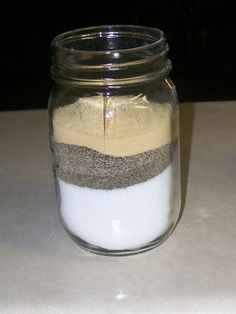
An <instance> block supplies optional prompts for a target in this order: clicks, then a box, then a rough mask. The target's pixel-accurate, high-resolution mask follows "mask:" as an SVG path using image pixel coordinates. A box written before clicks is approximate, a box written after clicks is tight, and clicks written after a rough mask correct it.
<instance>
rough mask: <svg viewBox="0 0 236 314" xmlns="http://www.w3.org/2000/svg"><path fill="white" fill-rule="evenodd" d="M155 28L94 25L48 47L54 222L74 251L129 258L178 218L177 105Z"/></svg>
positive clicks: (162, 39)
mask: <svg viewBox="0 0 236 314" xmlns="http://www.w3.org/2000/svg"><path fill="white" fill-rule="evenodd" d="M167 52H168V45H167V42H166V39H165V36H164V34H163V32H162V31H161V30H159V29H154V28H149V27H142V26H130V25H127V26H125V25H115V26H100V27H90V28H84V29H77V30H74V31H69V32H66V33H64V34H61V35H59V36H57V37H55V38H54V40H53V42H52V56H53V57H52V58H53V66H52V68H51V73H52V78H53V79H54V81H55V82H56V84H55V86H54V88H53V90H52V92H51V96H50V100H49V115H50V140H51V150H52V154H53V170H54V175H55V181H56V187H57V188H56V189H57V197H58V207H59V211H60V217H61V221H62V223H63V225H64V226H65V228H66V230H67V231H68V233H69V234H70V235H71V237H72V238H73V239H74V240H75V241H76V242H77V243H78V244H79V246H80V247H82V248H84V249H86V250H88V251H90V252H94V253H97V254H103V255H129V254H135V253H139V252H143V251H147V250H149V249H151V248H154V247H156V246H157V245H159V244H160V243H162V242H163V241H164V240H165V239H166V238H167V237H168V236H169V235H170V234H171V232H172V231H173V229H174V227H175V225H176V222H177V219H178V216H179V212H180V175H179V173H180V169H179V168H180V165H179V131H178V119H179V118H178V101H177V94H176V90H175V87H174V85H173V84H172V82H171V80H170V79H169V78H168V77H167V76H168V74H169V72H170V70H171V63H170V61H169V60H168V59H167Z"/></svg>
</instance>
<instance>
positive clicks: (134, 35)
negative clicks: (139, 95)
mask: <svg viewBox="0 0 236 314" xmlns="http://www.w3.org/2000/svg"><path fill="white" fill-rule="evenodd" d="M163 41H165V37H164V33H163V32H162V31H161V30H160V29H156V28H152V27H147V26H138V25H102V26H93V27H87V28H80V29H76V30H72V31H68V32H65V33H62V34H60V35H58V36H56V37H55V38H54V39H53V41H52V47H53V48H57V49H61V50H63V51H65V52H66V51H67V52H73V53H79V54H99V55H101V54H109V53H112V54H113V55H114V54H115V53H117V57H119V53H122V54H126V53H127V54H128V53H132V52H136V51H143V50H149V49H150V48H155V46H158V45H160V43H161V42H163Z"/></svg>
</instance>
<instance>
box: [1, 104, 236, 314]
mask: <svg viewBox="0 0 236 314" xmlns="http://www.w3.org/2000/svg"><path fill="white" fill-rule="evenodd" d="M181 135H182V155H183V158H182V162H183V181H184V185H183V192H184V191H185V187H186V179H187V189H186V203H185V208H184V212H183V216H182V218H181V220H180V222H179V224H178V226H177V228H176V230H175V231H174V233H173V234H172V236H171V237H170V238H169V239H168V240H167V241H166V242H165V243H164V244H162V245H161V246H159V247H158V248H156V249H154V250H152V251H150V252H148V253H144V254H141V255H137V256H132V257H125V258H120V257H119V258H114V257H113V258H108V257H98V256H95V255H89V254H88V253H84V251H82V250H81V249H79V248H78V247H77V246H76V244H75V243H74V242H73V241H72V240H71V239H70V238H69V237H68V235H67V234H66V232H65V231H64V229H63V227H62V226H61V225H60V223H59V218H58V213H57V209H56V198H55V192H54V183H53V177H52V172H51V156H50V151H49V144H48V121H47V112H46V111H45V110H36V111H14V112H1V113H0V145H1V146H0V147H1V149H0V151H1V153H0V313H1V314H5V313H7V314H15V313H20V314H22V313H23V314H28V313H30V314H34V313H45V314H47V313H66V314H72V313H73V314H74V313H76V314H77V313H79V314H93V313H96V314H120V313H122V314H131V313H136V314H139V313H142V314H146V313H148V314H154V313H155V314H157V313H158V314H162V313H163V314H165V313H168V314H175V313H181V314H185V313H186V314H192V313H201V314H205V313H214V314H217V313H227V314H230V313H234V314H235V313H236V101H231V102H212V103H210V102H208V103H194V104H182V105H181ZM189 155H190V162H189V169H188V167H187V166H188V157H189ZM184 194H185V193H184Z"/></svg>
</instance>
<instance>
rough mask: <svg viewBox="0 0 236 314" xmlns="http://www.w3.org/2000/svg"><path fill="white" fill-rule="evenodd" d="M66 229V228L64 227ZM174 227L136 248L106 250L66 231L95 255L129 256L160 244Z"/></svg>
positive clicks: (83, 247)
mask: <svg viewBox="0 0 236 314" xmlns="http://www.w3.org/2000/svg"><path fill="white" fill-rule="evenodd" d="M65 229H66V228H65ZM174 229H175V224H171V226H170V227H169V228H168V229H167V231H166V232H165V233H164V234H163V235H162V236H159V237H158V238H156V239H155V240H153V241H151V242H149V243H148V244H146V245H143V246H140V247H138V248H133V249H127V250H125V249H124V250H107V249H104V248H102V247H99V246H95V245H92V244H89V243H88V242H86V241H84V240H82V239H80V238H78V237H77V236H75V235H73V234H71V233H70V232H69V231H68V230H67V229H66V231H67V233H68V234H69V236H70V237H71V238H72V239H73V241H74V242H75V243H76V244H77V245H78V246H79V247H80V248H81V249H83V250H85V251H87V252H89V253H93V254H96V255H103V256H121V257H122V256H129V255H136V254H141V253H144V252H147V251H150V250H152V249H154V248H155V247H157V246H159V245H161V244H162V243H163V242H165V241H166V239H167V238H168V237H169V236H170V235H171V234H172V232H173V231H174Z"/></svg>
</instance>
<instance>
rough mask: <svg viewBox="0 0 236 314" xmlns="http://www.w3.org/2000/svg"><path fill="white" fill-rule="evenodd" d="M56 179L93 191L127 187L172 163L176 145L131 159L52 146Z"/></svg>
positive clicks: (86, 150)
mask: <svg viewBox="0 0 236 314" xmlns="http://www.w3.org/2000/svg"><path fill="white" fill-rule="evenodd" d="M52 147H53V150H54V154H55V169H56V173H57V176H58V177H59V178H61V179H62V180H64V181H65V182H67V183H72V184H76V185H79V186H86V187H89V188H93V189H109V190H111V189H114V188H124V187H127V186H130V185H134V184H137V183H140V182H144V181H147V180H148V179H151V178H153V177H154V176H156V175H158V174H160V173H161V172H162V171H163V170H164V169H165V168H166V167H168V166H169V165H170V163H171V159H172V154H173V152H172V148H173V144H172V145H171V144H167V145H165V146H162V147H160V148H157V149H155V150H149V151H147V152H145V153H142V154H137V155H132V156H128V157H114V156H110V155H105V154H102V153H99V152H97V151H95V150H94V149H91V148H87V147H82V146H76V145H68V144H59V143H55V142H54V143H52Z"/></svg>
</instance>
